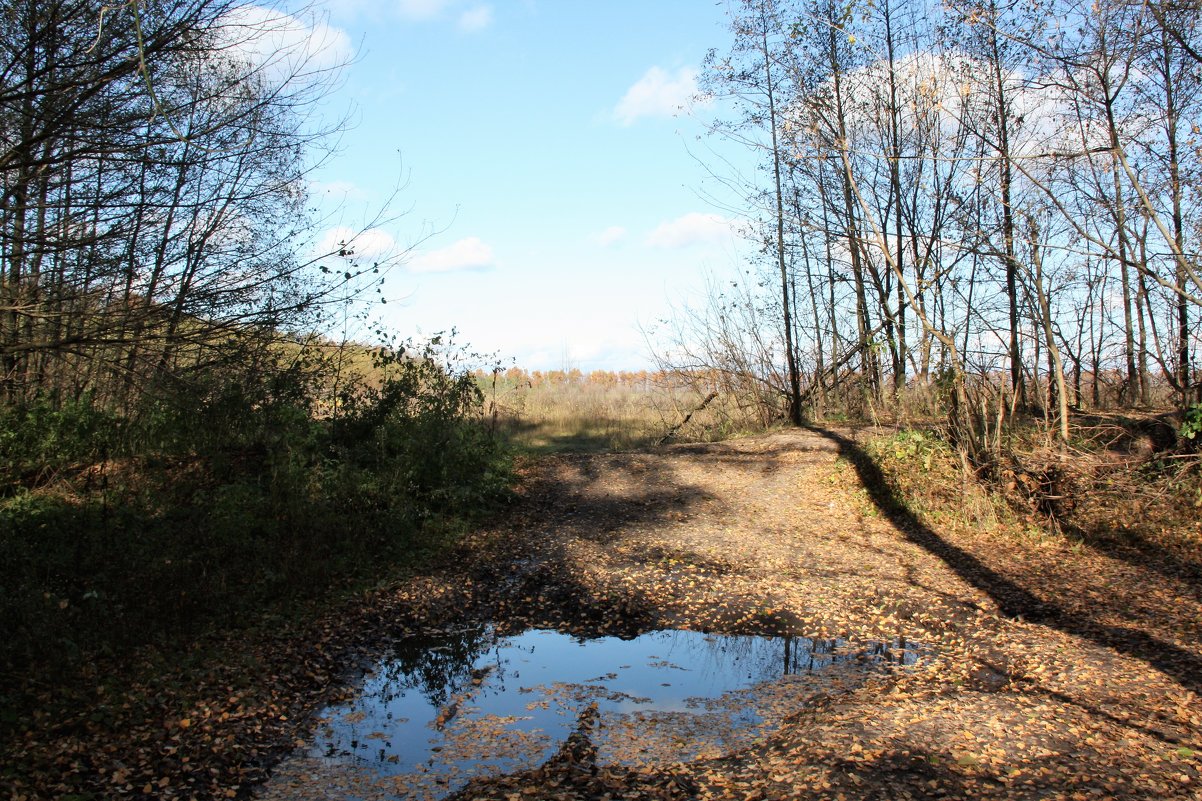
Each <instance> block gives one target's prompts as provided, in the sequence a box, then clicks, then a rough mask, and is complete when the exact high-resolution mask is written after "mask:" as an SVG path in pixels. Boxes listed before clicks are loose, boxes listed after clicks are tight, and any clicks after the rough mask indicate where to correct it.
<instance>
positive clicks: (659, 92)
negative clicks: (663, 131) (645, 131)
mask: <svg viewBox="0 0 1202 801" xmlns="http://www.w3.org/2000/svg"><path fill="white" fill-rule="evenodd" d="M696 94H697V70H695V69H693V68H692V67H681V68H680V69H678V70H677V71H676V72H675V73H674V74H673V73H669V72H667V71H665V70H663V69H661V68H659V67H652V68H651V69H649V70H647V72H646V73H644V74H643V77H642V78H639V79H638V81H636V82H635V84H634V86H631V87H630V88H629V89H627V90H626V94H625V95H623V96H622V99H621V100H619V101H618V105H617V106H616V107H615V108H614V117H615V118H616V119H617V120H618V122H620V123H622V125H632V124H634V122H635V120H638V119H639V118H641V117H673V116H675V115H676V114H677V113H679V112H680V111H681V110H682V109H684V108H686V107H687V106H688V105H689V104H690V103H691V102H692V99H693V97H694V96H695V95H696Z"/></svg>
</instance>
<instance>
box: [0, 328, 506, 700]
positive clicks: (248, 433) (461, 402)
mask: <svg viewBox="0 0 1202 801" xmlns="http://www.w3.org/2000/svg"><path fill="white" fill-rule="evenodd" d="M379 356H380V358H381V359H382V360H383V361H384V362H386V364H382V365H381V367H382V368H386V369H384V374H385V375H386V376H387V378H386V379H385V380H383V381H382V382H379V384H378V385H375V386H368V385H366V384H362V383H360V384H354V385H351V386H344V387H343V388H342V389H341V391H340V395H339V397H338V399H337V403H336V405H335V406H334V413H333V414H321V413H319V398H318V396H317V394H316V393H315V392H314V391H313V389H312V387H310V386H308V384H307V381H308V377H307V376H306V375H304V374H302V373H300V372H296V373H293V374H289V373H288V372H286V371H284V372H273V373H272V374H271V377H270V378H268V379H263V380H257V379H255V378H254V377H253V376H251V377H248V376H245V375H242V376H231V375H228V374H226V375H218V374H213V375H210V376H208V377H206V378H204V379H203V380H200V381H197V383H196V384H194V386H193V391H192V392H190V393H189V394H187V395H185V396H175V397H172V398H171V400H170V402H148V403H147V404H145V405H144V406H143V407H142V408H140V409H138V410H137V413H135V414H129V415H124V416H118V415H116V414H114V413H111V412H107V411H105V410H104V409H103V408H100V407H99V406H98V405H96V404H94V403H92V402H91V399H90V398H87V397H83V398H81V399H79V400H78V401H75V402H72V403H68V404H56V405H52V404H50V403H35V404H29V405H26V406H24V407H10V408H6V409H3V410H2V411H0V416H2V418H3V419H0V432H2V433H0V465H4V467H3V468H0V470H2V471H3V472H2V473H0V631H3V632H4V638H3V639H2V640H0V674H2V678H3V679H4V681H3V687H4V690H3V692H4V694H5V697H0V704H2V705H3V706H4V707H6V708H9V709H12V708H16V707H19V706H20V703H21V701H20V698H19V697H18V695H19V691H18V689H16V688H19V687H20V686H22V684H23V683H24V682H25V681H26V680H27V679H28V678H29V677H32V676H34V675H36V676H38V677H39V681H52V682H69V680H70V677H71V676H72V675H74V674H75V673H76V672H77V671H78V670H79V669H80V668H81V666H83V665H86V664H87V663H88V662H89V661H90V660H93V659H96V658H104V659H118V660H119V659H120V658H121V657H124V656H127V655H130V654H132V653H134V652H135V651H137V650H138V649H140V648H145V647H146V646H152V645H153V646H155V647H156V648H159V649H161V650H170V649H173V648H182V647H183V646H184V645H185V644H187V643H188V642H189V641H190V640H192V639H193V638H196V637H197V636H200V635H201V634H202V633H204V632H206V631H209V630H214V629H217V628H220V629H223V630H228V629H230V628H234V629H237V628H239V627H245V626H252V625H256V624H257V623H258V622H259V621H261V620H263V619H264V617H265V616H268V617H274V618H279V617H280V616H283V617H287V616H288V615H290V614H294V613H295V612H296V610H298V609H300V608H303V607H304V606H305V605H306V604H307V603H309V602H313V601H318V600H321V599H323V598H325V597H328V596H329V594H330V593H337V592H342V591H345V590H346V589H347V588H349V587H353V586H355V585H362V584H364V583H366V582H372V581H377V580H380V579H381V578H383V577H385V576H387V575H389V574H390V573H395V572H397V571H403V570H405V569H407V568H412V567H413V566H414V565H418V564H420V563H422V561H423V560H425V559H427V558H428V557H429V556H430V555H431V554H433V553H436V552H438V551H439V549H441V548H443V547H444V546H445V545H446V544H447V542H448V540H450V539H451V538H453V536H454V535H455V533H456V532H458V531H459V530H461V529H462V527H463V526H464V525H465V521H466V520H469V519H470V518H471V517H472V516H473V515H478V514H479V513H480V512H481V511H482V510H485V509H487V508H489V507H490V505H491V504H493V503H495V502H497V501H498V500H501V499H503V498H504V497H505V495H506V493H507V492H508V486H509V483H510V473H509V467H508V460H507V457H506V454H505V452H504V450H503V449H502V448H501V447H500V446H499V444H498V442H497V440H496V439H495V438H494V437H493V436H492V435H491V434H490V432H489V430H488V427H487V426H486V425H485V423H484V421H483V419H482V417H481V408H480V401H481V398H480V393H479V390H478V389H477V388H476V385H475V383H474V381H473V380H472V378H471V377H470V375H468V374H466V373H465V372H463V371H456V370H455V369H454V367H453V365H449V364H440V363H438V362H437V361H436V360H435V358H434V354H433V353H432V352H426V353H422V354H417V355H416V356H414V357H412V358H410V357H409V356H408V355H406V354H404V353H403V352H384V351H381V352H380V354H379ZM56 406H57V407H58V408H55V407H56ZM6 714H7V713H6Z"/></svg>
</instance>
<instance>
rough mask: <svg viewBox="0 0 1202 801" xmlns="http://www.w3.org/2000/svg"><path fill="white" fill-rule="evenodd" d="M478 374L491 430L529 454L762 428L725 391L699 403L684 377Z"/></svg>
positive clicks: (708, 437)
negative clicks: (502, 434)
mask: <svg viewBox="0 0 1202 801" xmlns="http://www.w3.org/2000/svg"><path fill="white" fill-rule="evenodd" d="M478 380H479V382H480V386H481V389H482V391H483V392H484V398H485V413H486V414H487V415H489V416H491V417H492V419H493V420H494V423H495V425H496V427H497V430H499V431H501V432H503V433H504V434H505V435H506V436H508V438H509V439H510V441H511V442H512V443H513V444H514V445H515V446H516V447H518V448H519V449H521V450H527V451H531V452H536V453H546V452H555V451H606V450H617V451H625V450H632V449H637V448H642V447H646V446H649V445H653V444H655V443H656V442H658V441H660V440H661V439H662V438H664V437H665V436H667V435H668V434H669V433H670V432H673V431H674V430H675V433H673V434H672V436H671V441H673V442H713V441H717V440H721V439H726V438H728V437H730V436H733V435H736V434H740V433H744V432H748V431H753V430H759V429H762V427H763V426H762V424H760V423H759V422H758V419H757V414H755V410H754V409H752V408H751V406H750V404H746V403H743V402H741V400H740V399H739V398H738V397H736V396H733V395H731V394H729V393H719V394H718V396H717V397H716V398H714V399H713V400H712V401H711V402H710V403H708V404H706V405H705V406H704V408H699V407H701V406H702V403H703V401H704V400H705V398H706V397H707V396H708V395H709V394H710V392H711V391H712V390H711V389H710V387H709V386H708V385H707V384H706V383H705V382H704V381H700V380H697V379H696V378H695V377H691V376H679V375H674V374H670V373H647V372H641V373H608V372H594V373H591V374H588V375H584V374H582V373H580V372H579V371H571V372H567V373H565V372H561V371H554V372H550V373H545V374H544V373H540V372H533V373H527V372H525V371H523V370H520V369H511V370H509V371H507V372H505V373H499V374H497V375H496V376H494V375H492V374H479V375H478ZM690 414H691V417H690ZM686 417H687V418H688V422H687V423H684V424H683V425H682V422H683V421H684V420H685V419H686Z"/></svg>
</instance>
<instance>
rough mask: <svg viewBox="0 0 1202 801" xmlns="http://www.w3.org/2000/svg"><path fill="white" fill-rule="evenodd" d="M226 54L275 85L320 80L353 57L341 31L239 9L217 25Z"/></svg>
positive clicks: (312, 20)
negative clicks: (318, 78) (313, 78)
mask: <svg viewBox="0 0 1202 801" xmlns="http://www.w3.org/2000/svg"><path fill="white" fill-rule="evenodd" d="M219 24H220V26H221V29H220V36H221V37H222V38H223V39H224V42H225V45H226V47H227V48H228V50H229V51H231V52H234V53H239V54H240V55H241V56H242V58H243V59H244V60H245V63H246V64H247V65H249V68H250V69H252V70H254V71H256V72H258V73H260V74H261V75H264V76H266V78H267V79H268V80H269V81H270V82H271V83H275V84H281V83H290V82H295V81H297V80H302V81H303V80H305V79H307V78H312V77H316V76H319V75H321V74H322V73H323V72H324V71H327V70H331V69H336V68H338V67H340V66H342V65H343V64H346V63H347V62H349V61H350V60H351V58H352V56H353V55H354V47H353V46H352V44H351V38H350V36H349V35H348V34H347V33H346V31H344V30H342V29H341V28H336V27H334V26H332V25H330V24H328V23H327V22H326V21H325V20H324V19H322V18H320V17H317V16H309V17H299V16H294V15H291V14H285V13H283V12H280V11H277V10H275V9H271V8H264V7H263V6H256V5H245V6H238V7H237V8H234V9H232V10H230V11H229V12H227V13H226V14H225V15H224V16H223V17H222V18H221V21H220V23H219Z"/></svg>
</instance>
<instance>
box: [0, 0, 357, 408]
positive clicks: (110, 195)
mask: <svg viewBox="0 0 1202 801" xmlns="http://www.w3.org/2000/svg"><path fill="white" fill-rule="evenodd" d="M0 16H2V18H3V20H4V24H3V26H2V28H3V32H2V33H0V77H2V81H0V131H2V135H0V182H2V185H0V261H2V267H3V269H2V270H0V399H2V400H3V401H4V402H5V403H7V404H10V405H11V404H28V403H31V402H33V401H35V400H37V401H38V402H43V403H48V404H51V405H53V406H59V405H61V404H63V403H67V402H74V401H77V400H78V399H79V398H81V397H84V396H87V397H89V398H91V399H92V401H91V402H94V403H96V404H98V405H101V406H103V407H105V408H113V409H119V410H124V411H128V410H130V409H132V408H134V407H136V406H137V405H138V404H139V403H141V402H142V401H143V400H144V399H145V398H146V397H148V396H155V397H158V396H164V395H166V396H171V395H173V394H179V393H181V392H182V393H185V394H186V393H195V392H196V391H197V388H196V386H195V382H194V381H193V378H194V377H195V376H197V375H200V374H203V373H204V371H206V370H208V369H211V368H213V367H214V366H221V365H226V366H228V365H231V364H234V363H237V364H238V365H239V369H249V370H255V369H258V368H257V367H256V364H261V363H263V362H264V360H265V359H268V358H269V357H271V356H272V355H273V354H274V353H275V352H274V351H273V350H272V349H270V348H265V347H264V343H265V342H268V341H273V340H277V339H279V338H280V337H281V336H282V335H283V334H286V333H288V332H299V331H305V330H312V327H313V325H314V323H315V321H316V320H317V319H318V315H319V313H320V311H321V310H322V309H323V308H325V307H327V306H328V305H329V304H330V303H331V302H332V301H333V300H334V299H335V298H338V297H341V296H342V294H343V290H344V289H345V288H346V284H348V283H349V282H352V281H354V280H357V279H358V278H360V277H361V276H362V274H363V273H364V271H363V270H362V269H360V268H351V270H350V271H348V270H347V262H346V260H345V259H339V258H337V256H338V255H339V254H315V253H313V252H312V251H311V247H312V245H313V242H312V236H311V231H312V226H313V214H312V213H311V212H312V210H311V209H310V208H309V206H308V198H307V184H308V175H309V174H310V173H311V171H312V170H313V169H314V167H315V166H316V165H317V164H319V163H320V162H321V159H322V157H323V155H324V154H325V153H327V152H328V148H329V146H330V141H331V140H330V136H331V135H332V134H333V133H335V132H336V131H337V129H338V127H339V124H340V122H341V120H334V121H332V122H330V123H329V124H325V123H323V122H322V121H321V120H322V119H323V117H322V116H321V114H319V113H316V112H317V111H319V106H320V103H321V101H322V100H323V99H324V98H325V97H326V95H327V94H328V90H329V89H330V87H331V86H332V83H331V82H332V81H334V80H336V78H337V67H338V66H340V65H338V64H336V63H334V62H333V61H331V59H330V54H329V53H326V52H323V50H322V43H320V42H317V43H315V42H314V39H313V37H312V35H311V34H312V33H313V31H314V30H316V29H312V28H310V27H308V26H309V23H308V22H306V21H303V20H302V19H300V18H298V17H294V16H289V15H287V14H284V13H283V12H279V11H272V10H269V9H267V8H263V7H258V6H251V5H247V4H245V3H234V2H228V0H150V2H142V0H136V1H133V2H127V3H117V4H113V5H109V6H105V5H98V4H96V3H92V2H83V1H82V0H50V2H36V3H35V2H24V1H21V2H4V3H0ZM331 255H333V256H334V257H335V258H334V261H335V262H336V263H337V265H338V268H337V269H332V268H331V267H330V266H329V265H330V261H329V258H328V257H330V256H331ZM342 255H344V256H345V255H347V254H345V253H344V254H342ZM317 256H325V257H327V259H326V260H324V261H323V260H320V259H318V258H316V257H317Z"/></svg>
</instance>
